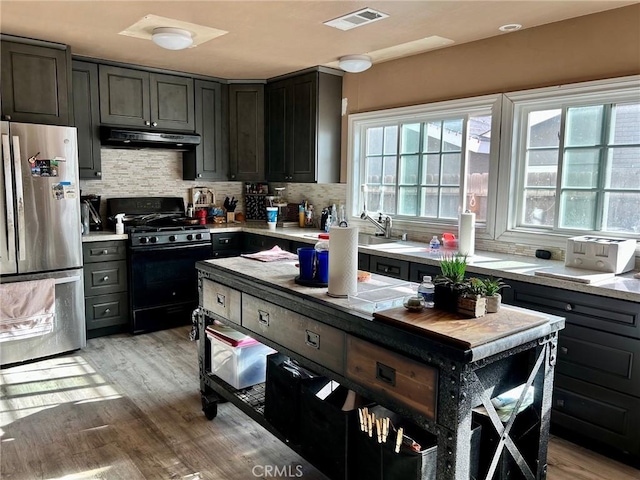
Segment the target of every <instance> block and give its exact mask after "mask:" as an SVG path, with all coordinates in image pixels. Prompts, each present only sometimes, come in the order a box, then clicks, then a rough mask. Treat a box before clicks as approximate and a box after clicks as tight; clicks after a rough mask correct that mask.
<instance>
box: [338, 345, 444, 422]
mask: <svg viewBox="0 0 640 480" xmlns="http://www.w3.org/2000/svg"><path fill="white" fill-rule="evenodd" d="M346 376H347V378H349V379H351V380H353V381H354V382H356V383H359V384H361V385H363V386H365V387H367V388H371V389H372V390H376V391H378V392H380V393H382V394H385V395H388V396H390V397H392V398H395V399H396V400H398V401H399V402H402V403H404V404H405V405H407V406H408V407H410V408H413V409H415V410H417V411H419V412H420V413H422V414H423V415H424V416H426V417H428V418H431V419H435V418H436V402H437V392H438V370H437V369H436V368H435V367H432V366H429V365H425V364H422V363H418V362H416V361H415V360H412V359H410V358H407V357H404V356H402V355H399V354H397V353H395V352H392V351H390V350H387V349H386V348H383V347H379V346H377V345H374V344H372V343H369V342H366V341H364V340H360V339H359V338H355V337H352V336H350V335H347V371H346Z"/></svg>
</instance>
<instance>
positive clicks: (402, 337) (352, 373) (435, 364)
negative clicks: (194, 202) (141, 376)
mask: <svg viewBox="0 0 640 480" xmlns="http://www.w3.org/2000/svg"><path fill="white" fill-rule="evenodd" d="M196 267H197V269H198V272H199V273H198V275H199V281H198V285H199V305H200V313H199V320H198V328H199V334H200V338H201V339H202V340H201V341H200V346H199V365H200V382H201V392H202V396H203V410H204V411H205V414H207V416H208V417H209V418H213V417H214V416H215V412H216V410H215V409H216V408H217V407H216V406H215V405H216V401H217V399H218V398H225V399H227V400H230V401H232V402H233V403H234V404H236V405H237V406H239V407H240V408H241V409H242V410H243V411H244V412H245V413H247V414H248V415H249V416H251V417H252V418H253V419H255V420H256V421H258V422H259V423H261V424H262V425H264V426H265V427H266V428H267V429H269V430H270V431H272V432H274V433H275V434H276V435H277V436H278V432H277V431H275V430H274V429H273V427H272V426H271V425H269V423H268V422H267V421H266V420H265V419H264V416H263V407H262V406H261V405H260V398H257V397H259V393H260V392H259V389H252V390H258V391H257V392H255V393H256V395H252V393H254V392H252V391H235V390H234V389H233V388H232V387H230V386H229V385H227V384H225V383H224V382H222V381H220V380H219V379H218V378H217V377H215V376H214V375H212V374H211V371H210V352H209V350H208V345H207V342H206V340H205V328H206V326H207V325H208V324H210V323H211V322H212V321H213V320H214V319H215V320H218V321H221V322H222V323H225V324H227V325H230V326H232V327H233V328H235V329H237V330H239V331H242V332H244V333H246V334H248V335H251V336H253V337H254V338H256V339H258V340H259V341H261V342H262V343H265V344H267V345H269V346H271V347H273V348H274V349H276V350H278V351H279V352H281V353H284V354H286V355H289V356H291V357H292V358H293V359H295V360H297V361H298V362H300V363H301V364H303V365H305V366H307V367H309V368H311V369H313V370H315V371H316V372H318V373H320V374H322V375H325V376H327V377H329V378H331V379H333V380H336V381H338V382H339V383H341V384H343V385H344V386H346V387H348V388H350V389H351V390H354V391H356V392H357V393H359V394H361V395H363V396H365V397H367V398H369V399H371V400H373V401H375V402H378V403H379V404H381V405H383V406H385V407H387V408H389V409H391V410H393V411H395V412H397V413H398V414H400V415H403V416H405V417H407V418H409V419H411V420H412V421H414V422H415V423H417V424H418V425H419V426H420V427H422V428H424V429H425V430H427V431H428V432H430V433H432V434H433V435H435V437H436V438H437V466H436V478H438V479H468V478H469V469H470V444H471V442H470V436H471V429H472V409H473V408H474V407H479V406H484V407H485V408H486V410H487V412H488V415H489V418H490V424H492V425H493V428H495V429H496V431H497V434H498V435H499V438H500V441H499V442H498V447H499V448H500V449H502V448H503V447H504V449H505V450H509V452H510V453H511V454H512V455H513V456H514V458H515V459H516V462H517V463H518V465H519V466H520V467H521V469H522V470H523V471H524V472H525V473H524V475H525V478H532V479H533V478H535V479H541V478H545V476H546V450H547V441H548V434H549V415H550V409H551V393H552V385H553V373H554V365H555V360H556V349H557V336H558V331H559V330H560V329H562V328H563V327H564V319H563V318H560V317H556V316H553V315H547V314H541V313H537V312H532V311H528V310H524V309H519V308H515V307H507V308H505V309H504V310H505V312H506V313H505V314H506V315H511V316H514V318H517V317H518V316H523V317H532V316H534V317H537V318H538V319H539V320H540V322H541V323H540V322H538V323H537V324H536V325H535V326H532V327H531V328H526V329H524V330H519V331H517V332H515V333H512V334H509V335H506V336H502V337H500V338H497V339H494V340H492V341H489V342H487V343H482V344H480V345H476V346H473V347H472V348H464V347H461V346H460V345H459V344H454V343H451V342H449V341H445V340H443V339H440V338H436V337H432V336H429V335H426V334H425V335H422V334H418V333H416V332H412V331H410V330H406V329H403V328H399V327H398V326H394V325H391V324H388V323H385V322H381V321H378V320H374V318H373V316H372V314H371V313H367V312H364V311H360V310H356V309H354V308H353V307H352V305H351V304H350V302H349V300H348V299H339V298H331V297H328V296H327V295H326V289H323V288H311V287H305V286H301V285H298V284H296V283H295V282H294V278H295V276H296V274H297V268H296V267H295V261H281V262H270V263H261V262H257V261H254V260H249V259H246V258H242V257H236V258H226V259H219V260H207V261H201V262H198V263H197V264H196ZM372 281H373V282H381V283H384V282H386V281H389V279H387V278H386V277H380V276H378V275H373V276H372ZM468 321H469V322H474V320H473V319H470V320H468ZM522 384H525V385H526V386H529V385H533V386H534V387H535V395H534V401H533V404H532V406H531V407H530V408H531V409H533V411H534V412H535V413H536V416H537V418H538V419H539V422H537V425H536V426H535V428H536V432H537V435H536V438H537V439H538V438H539V442H536V443H537V449H536V451H537V455H536V459H535V461H529V465H527V463H526V462H525V461H524V459H523V457H522V456H521V454H520V452H519V450H518V446H519V445H518V442H517V440H516V441H514V439H512V438H511V437H510V436H509V431H510V428H511V423H507V424H503V423H502V422H501V421H500V419H499V418H498V416H497V413H496V411H495V409H494V408H493V406H492V403H491V398H493V397H495V396H497V395H499V394H501V393H503V392H506V391H508V390H509V389H511V388H513V387H516V386H520V385H522ZM525 390H526V389H525ZM280 438H282V436H280ZM282 439H283V440H286V439H284V438H282ZM499 458H500V452H497V453H496V455H495V458H494V461H493V462H492V465H491V468H495V467H496V465H497V464H498V461H499Z"/></svg>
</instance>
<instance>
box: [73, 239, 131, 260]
mask: <svg viewBox="0 0 640 480" xmlns="http://www.w3.org/2000/svg"><path fill="white" fill-rule="evenodd" d="M82 256H83V260H84V263H85V264H87V263H95V262H111V261H114V260H125V259H126V258H127V244H126V242H124V241H111V242H86V243H83V244H82Z"/></svg>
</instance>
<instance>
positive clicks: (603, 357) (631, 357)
mask: <svg viewBox="0 0 640 480" xmlns="http://www.w3.org/2000/svg"><path fill="white" fill-rule="evenodd" d="M556 368H557V372H558V373H561V374H564V375H567V376H569V377H573V378H577V379H582V380H585V381H588V382H590V383H595V384H598V385H600V386H603V387H609V388H612V389H614V390H617V391H619V392H622V393H627V394H629V395H635V396H638V397H640V340H637V339H634V338H627V337H623V336H620V335H613V334H611V333H606V332H601V331H599V330H592V329H590V328H583V327H578V326H576V325H570V324H568V325H567V326H566V328H565V329H564V330H563V331H561V332H560V336H559V340H558V364H557V367H556Z"/></svg>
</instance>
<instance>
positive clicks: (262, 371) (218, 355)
mask: <svg viewBox="0 0 640 480" xmlns="http://www.w3.org/2000/svg"><path fill="white" fill-rule="evenodd" d="M206 332H207V338H208V339H209V342H210V343H211V373H213V374H214V375H217V376H218V377H220V378H221V379H222V380H224V381H225V382H227V383H228V384H229V385H231V386H233V387H234V388H237V389H242V388H247V387H251V386H252V385H255V384H257V383H263V382H264V381H265V377H266V372H267V355H269V354H271V353H274V352H275V350H273V349H272V348H270V347H268V346H266V345H263V344H261V343H259V342H258V341H257V340H255V339H253V338H251V337H249V336H247V335H244V334H242V333H240V332H238V331H236V330H233V329H232V328H230V327H227V326H223V325H211V326H209V327H207V329H206Z"/></svg>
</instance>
